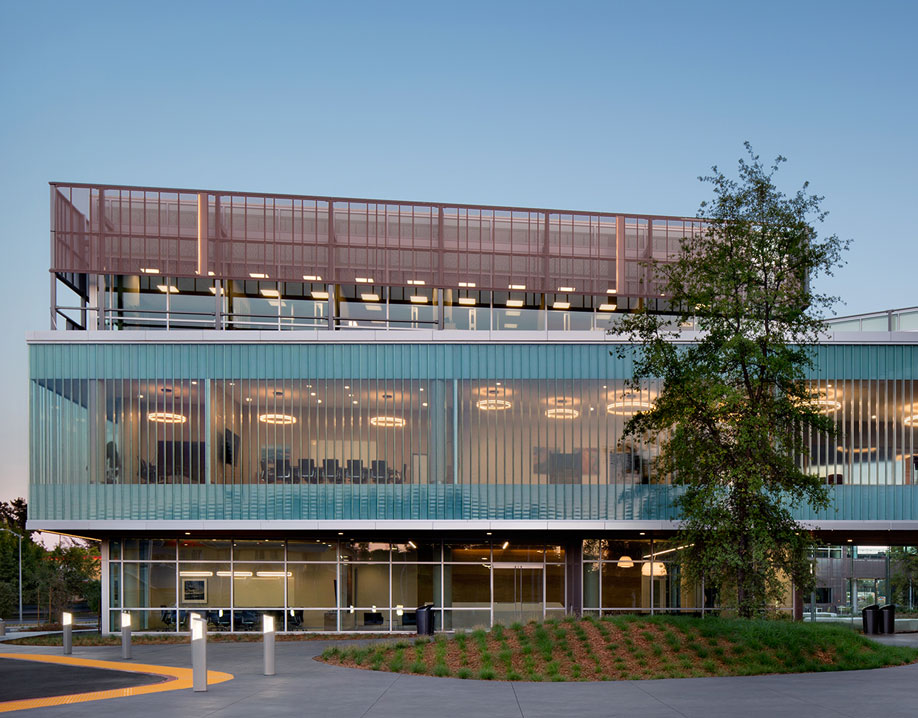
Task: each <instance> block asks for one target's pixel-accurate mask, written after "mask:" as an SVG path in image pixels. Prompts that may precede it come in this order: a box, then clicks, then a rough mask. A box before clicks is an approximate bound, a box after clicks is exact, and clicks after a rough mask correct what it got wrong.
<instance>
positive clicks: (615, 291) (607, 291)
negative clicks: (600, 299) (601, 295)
mask: <svg viewBox="0 0 918 718" xmlns="http://www.w3.org/2000/svg"><path fill="white" fill-rule="evenodd" d="M606 294H618V290H617V289H607V290H606Z"/></svg>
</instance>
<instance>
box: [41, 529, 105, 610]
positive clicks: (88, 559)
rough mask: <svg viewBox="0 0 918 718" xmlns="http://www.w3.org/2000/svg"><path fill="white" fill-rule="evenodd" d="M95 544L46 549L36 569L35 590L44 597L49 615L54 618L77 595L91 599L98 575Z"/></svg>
mask: <svg viewBox="0 0 918 718" xmlns="http://www.w3.org/2000/svg"><path fill="white" fill-rule="evenodd" d="M97 556H98V548H97V547H95V546H89V547H87V546H82V545H76V544H73V545H68V546H56V547H55V548H53V549H52V550H51V551H48V552H47V553H46V555H45V556H44V557H43V560H42V567H41V569H40V570H39V572H38V573H39V590H40V591H41V593H42V594H43V595H44V596H45V597H46V598H45V600H46V601H47V606H48V610H49V614H50V616H49V618H50V619H51V620H52V621H56V620H57V617H58V616H60V614H61V613H62V612H63V611H66V610H67V609H68V608H69V607H70V605H71V604H72V603H73V602H74V601H75V600H76V599H78V598H86V599H87V600H91V599H92V598H93V595H94V586H93V582H94V581H96V580H97V579H98V562H97V560H96V559H97Z"/></svg>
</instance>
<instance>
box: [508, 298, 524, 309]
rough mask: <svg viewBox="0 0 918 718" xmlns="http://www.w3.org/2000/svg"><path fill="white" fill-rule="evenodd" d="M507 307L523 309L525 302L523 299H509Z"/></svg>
mask: <svg viewBox="0 0 918 718" xmlns="http://www.w3.org/2000/svg"><path fill="white" fill-rule="evenodd" d="M507 306H508V307H521V306H523V300H522V299H508V300H507Z"/></svg>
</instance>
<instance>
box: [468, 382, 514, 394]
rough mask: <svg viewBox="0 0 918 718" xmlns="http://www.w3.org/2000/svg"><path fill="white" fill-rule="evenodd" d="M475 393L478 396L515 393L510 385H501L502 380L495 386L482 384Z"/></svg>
mask: <svg viewBox="0 0 918 718" xmlns="http://www.w3.org/2000/svg"><path fill="white" fill-rule="evenodd" d="M474 393H475V394H478V396H492V397H500V396H510V395H511V394H512V393H513V390H512V389H509V388H508V387H505V386H501V385H500V382H497V383H496V384H495V385H494V386H480V387H478V388H477V389H474Z"/></svg>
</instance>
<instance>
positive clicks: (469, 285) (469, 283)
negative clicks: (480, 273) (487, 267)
mask: <svg viewBox="0 0 918 718" xmlns="http://www.w3.org/2000/svg"><path fill="white" fill-rule="evenodd" d="M459 286H460V287H466V288H469V289H471V288H473V287H477V286H478V285H477V284H475V282H459Z"/></svg>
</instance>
